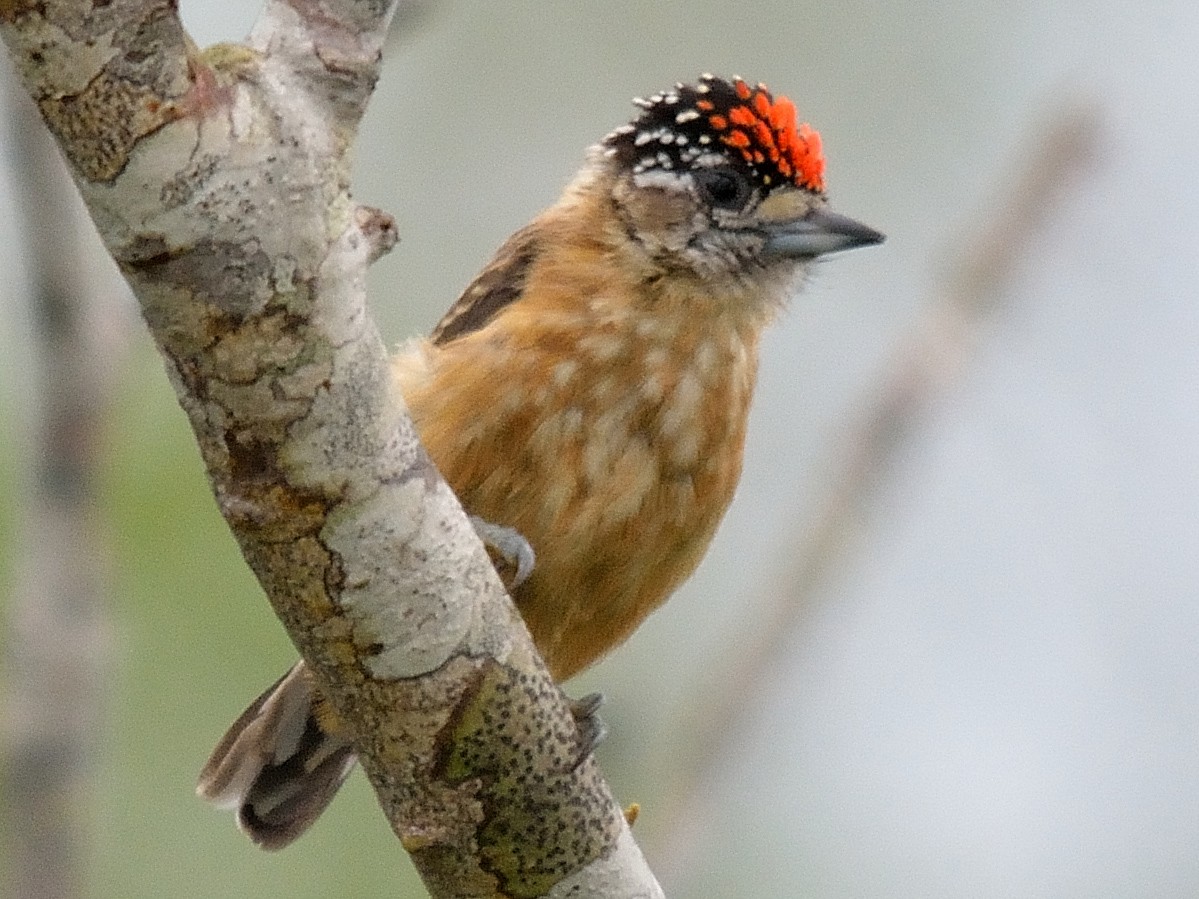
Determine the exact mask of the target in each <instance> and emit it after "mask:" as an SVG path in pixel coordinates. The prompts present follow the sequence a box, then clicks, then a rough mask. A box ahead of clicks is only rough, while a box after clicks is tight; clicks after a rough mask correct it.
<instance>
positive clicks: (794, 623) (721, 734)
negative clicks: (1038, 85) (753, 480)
mask: <svg viewBox="0 0 1199 899" xmlns="http://www.w3.org/2000/svg"><path fill="white" fill-rule="evenodd" d="M1098 130H1099V129H1098V116H1097V114H1096V112H1095V110H1094V109H1093V108H1091V107H1090V106H1083V105H1074V106H1070V107H1067V108H1064V109H1060V110H1058V111H1057V112H1056V114H1055V115H1053V116H1051V117H1050V118H1049V121H1048V123H1047V126H1046V127H1044V128H1037V129H1035V130H1030V131H1029V132H1028V133H1030V134H1039V135H1043V137H1042V141H1041V145H1040V146H1039V147H1038V148H1036V149H1035V151H1033V152H1030V153H1027V154H1025V155H1024V157H1023V158H1024V159H1026V160H1028V163H1027V164H1026V166H1025V168H1024V169H1023V170H1022V171H1019V172H1017V173H1016V176H1015V177H1014V178H1012V179H1010V180H1008V181H1005V187H1004V190H1003V192H1002V194H1001V196H1003V197H1004V198H1005V201H1004V202H999V203H997V204H996V207H995V209H996V211H995V214H994V215H992V216H991V217H990V218H989V219H987V220H986V221H984V223H983V226H982V227H981V228H980V229H979V231H978V233H977V234H975V235H974V236H973V237H970V236H966V238H965V239H962V238H961V237H955V238H954V245H955V246H956V247H960V249H958V250H956V252H955V258H956V260H957V261H956V264H954V265H952V266H951V268H950V271H949V274H948V276H947V277H946V278H945V279H944V286H943V288H942V289H941V290H940V292H939V293H938V295H937V296H935V297H934V298H933V300H932V302H931V303H930V304H929V307H928V311H927V313H926V315H925V317H924V320H923V321H921V322H920V323H919V324H918V326H917V328H916V330H915V333H914V334H913V335H912V337H911V338H910V339H909V340H908V341H907V343H906V345H905V346H904V347H903V348H902V349H901V351H900V353H899V354H898V356H897V357H896V358H895V359H894V360H893V361H892V363H891V364H890V365H889V366H888V368H887V369H886V370H885V371H884V372H883V373H882V375H881V377H880V378H879V386H878V389H877V392H876V393H875V394H874V396H873V397H872V398H871V399H870V400H869V401H868V402H867V405H866V408H865V410H864V411H863V412H862V413H861V415H860V417H859V419H858V422H857V424H856V425H854V426H851V427H850V428H849V431H848V437H847V439H846V440H845V445H844V446H843V447H842V448H841V452H840V453H839V454H838V456H837V457H836V458H838V459H841V460H843V461H842V462H841V464H840V465H839V466H838V469H837V470H836V472H835V473H834V475H833V477H832V478H831V487H830V489H829V492H828V494H827V496H826V497H825V500H824V504H823V507H822V509H821V511H820V512H819V513H817V514H816V515H815V516H814V521H813V524H812V525H811V526H810V527H809V528H808V529H807V530H806V531H804V532H803V533H801V534H800V539H799V540H798V541H797V544H796V549H795V552H794V554H793V558H794V563H793V564H792V565H791V566H790V568H789V570H788V571H786V572H785V573H784V574H783V575H782V576H781V577H780V578H779V581H778V583H776V584H775V585H774V586H773V587H772V588H771V589H769V590H768V591H766V593H765V595H764V596H762V597H760V598H759V599H758V601H756V602H751V603H750V605H751V606H752V607H753V608H754V614H752V615H746V616H743V617H744V620H745V621H748V622H750V624H749V625H748V626H747V627H746V629H745V633H743V634H740V635H736V636H731V637H730V638H729V639H728V640H727V641H726V642H725V645H726V646H728V647H730V648H731V650H732V651H731V652H730V654H729V655H728V656H727V657H726V658H725V659H723V661H717V662H716V663H715V664H713V665H711V666H710V667H709V670H710V671H713V672H716V673H715V674H714V675H713V676H711V677H709V679H708V681H707V683H706V684H704V685H703V686H702V687H700V688H698V689H696V690H695V691H693V694H692V695H694V696H696V697H698V698H699V704H698V706H697V708H696V709H694V710H693V711H691V712H690V713H689V714H688V715H687V722H686V724H685V725H684V726H683V727H682V728H680V732H681V733H682V734H683V735H684V736H683V737H682V739H684V740H686V741H687V743H688V745H689V747H691V748H690V751H689V756H690V757H691V758H692V759H694V760H695V761H694V762H693V763H691V764H689V765H688V766H687V768H686V770H681V771H679V772H678V773H679V775H680V779H679V781H678V782H677V783H675V784H673V785H672V786H671V787H670V788H669V789H667V790H666V791H665V794H666V797H667V799H666V803H665V806H666V807H664V808H663V809H660V810H659V811H658V812H657V814H658V815H659V816H660V817H661V818H662V819H663V820H667V821H671V822H673V823H674V826H673V829H671V830H670V831H669V833H668V836H667V838H666V840H665V841H664V842H663V845H661V846H658V847H655V854H656V856H657V858H658V859H660V861H659V863H658V867H659V868H660V869H661V870H663V872H664V874H663V878H664V879H665V880H666V881H667V882H671V883H680V882H681V881H682V880H683V879H684V877H685V874H686V871H687V870H688V868H689V867H690V865H691V864H692V862H693V860H694V858H693V854H692V853H693V851H694V849H695V848H696V847H697V846H698V845H700V843H701V841H700V840H698V839H697V838H696V834H697V826H698V822H701V821H703V820H704V818H705V813H704V810H705V808H706V807H707V805H708V803H709V801H710V795H711V785H712V784H713V783H714V782H716V781H717V780H718V779H719V770H720V768H721V767H722V766H723V765H725V764H726V762H727V760H728V759H729V757H730V756H731V754H732V753H733V752H734V751H735V747H736V745H737V742H738V740H739V739H740V737H741V735H742V733H743V732H744V727H743V726H742V725H743V724H744V721H745V716H746V714H747V712H748V711H749V710H750V709H752V708H753V704H752V702H751V701H749V700H748V698H749V697H754V696H758V695H761V693H762V690H763V688H764V686H765V684H766V683H768V681H769V680H770V678H771V675H772V672H773V671H776V670H777V669H778V667H779V666H780V665H781V658H782V656H783V654H784V653H785V651H786V649H787V647H788V646H790V645H791V643H792V639H793V635H794V634H795V632H796V631H797V630H798V628H799V627H800V626H801V625H802V624H803V622H804V621H805V620H806V617H807V614H808V612H809V610H810V609H811V608H812V607H813V605H814V604H815V603H816V602H817V601H818V599H819V596H820V594H821V592H822V591H823V590H824V589H825V586H826V584H827V579H828V576H829V574H830V573H831V572H832V571H834V570H835V569H836V568H837V567H839V566H841V565H843V564H844V562H845V556H846V553H847V552H848V551H849V550H850V548H851V546H852V543H853V539H854V538H855V536H856V535H857V533H858V530H859V528H860V525H861V522H863V521H865V520H867V519H868V518H869V517H870V514H871V512H870V510H871V509H872V507H873V506H874V505H875V502H876V500H877V497H878V495H879V492H880V490H881V489H882V488H883V486H884V485H885V483H886V478H887V476H888V474H889V473H890V472H891V471H892V470H893V465H892V463H893V461H894V459H895V458H896V456H897V455H898V453H899V452H900V451H901V450H902V448H903V446H904V444H905V442H906V441H907V440H908V438H909V437H910V436H911V433H912V431H913V429H914V428H915V427H916V426H918V423H919V422H920V419H921V415H922V413H923V412H924V411H925V410H926V409H927V408H928V407H929V405H930V404H931V403H932V402H933V401H934V400H935V398H936V397H937V396H939V395H941V393H942V392H943V391H945V390H946V389H948V388H949V386H950V385H951V384H952V382H953V380H954V378H955V377H957V376H958V375H959V374H960V372H961V371H962V369H963V367H964V366H965V364H966V363H967V362H968V361H969V359H970V357H971V355H972V353H973V351H974V349H975V346H976V344H977V342H978V339H979V336H980V334H981V332H982V329H983V328H984V326H985V325H986V323H987V321H988V320H989V318H990V316H991V315H993V314H994V313H995V312H996V311H997V310H999V309H1000V308H1001V307H1002V305H1003V303H1004V301H1005V299H1007V291H1008V288H1009V286H1010V283H1011V280H1012V277H1013V275H1014V274H1015V273H1016V272H1017V271H1018V270H1019V268H1020V267H1021V266H1022V265H1024V264H1025V263H1026V261H1027V258H1028V253H1029V250H1030V249H1031V248H1032V246H1033V243H1034V241H1035V238H1036V237H1037V236H1038V235H1039V234H1041V233H1042V232H1043V231H1044V229H1045V228H1046V227H1048V226H1049V225H1050V224H1052V222H1053V220H1054V218H1055V217H1056V216H1057V215H1058V213H1059V212H1060V210H1061V208H1062V206H1063V205H1064V204H1065V202H1066V201H1067V200H1068V199H1069V197H1070V195H1071V191H1072V190H1073V189H1074V188H1075V187H1076V186H1077V184H1078V176H1079V175H1080V174H1081V173H1082V171H1083V170H1084V169H1085V168H1086V166H1087V164H1088V163H1089V162H1091V161H1092V159H1093V158H1094V156H1095V151H1096V144H1097V142H1098ZM714 722H719V726H715V725H714ZM689 822H692V823H689Z"/></svg>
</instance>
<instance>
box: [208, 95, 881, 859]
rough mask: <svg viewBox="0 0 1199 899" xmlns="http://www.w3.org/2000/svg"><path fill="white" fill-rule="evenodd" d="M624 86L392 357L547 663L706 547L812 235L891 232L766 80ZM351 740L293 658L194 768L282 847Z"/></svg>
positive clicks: (565, 664) (596, 642) (656, 599)
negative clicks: (566, 178)
mask: <svg viewBox="0 0 1199 899" xmlns="http://www.w3.org/2000/svg"><path fill="white" fill-rule="evenodd" d="M634 102H635V104H636V105H637V106H638V107H639V112H638V114H637V115H636V117H635V118H634V119H633V120H632V121H631V122H629V123H628V124H626V125H623V126H622V127H619V128H617V129H616V130H614V131H612V132H611V133H609V134H608V135H607V136H606V137H604V138H603V140H601V141H600V142H599V143H598V144H597V145H595V146H594V147H592V148H591V149H590V151H589V152H588V154H587V156H586V160H585V163H584V165H583V166H582V168H581V170H580V171H579V173H578V174H577V175H576V176H575V177H574V178H573V180H571V181H570V182H569V184H568V185H567V186H566V188H565V190H564V191H563V193H562V195H561V197H560V199H559V200H558V201H557V202H556V203H554V204H553V205H552V206H550V207H549V208H548V209H546V210H545V211H544V212H542V213H541V214H540V215H538V216H537V217H536V218H535V219H534V220H533V221H532V222H531V223H530V224H529V225H527V226H526V227H524V228H522V229H520V230H518V231H516V232H515V233H514V234H513V235H512V236H511V237H509V238H508V240H507V241H506V242H505V243H504V244H503V245H502V246H501V247H500V249H499V250H498V251H497V252H496V254H495V256H494V258H493V259H492V261H491V263H490V264H489V265H488V266H487V267H486V268H484V269H483V270H482V272H481V273H480V274H479V275H478V276H477V277H476V278H475V280H474V281H473V282H472V283H471V284H470V285H469V286H468V287H467V288H466V290H465V291H464V292H463V293H462V295H461V297H460V298H459V299H458V301H457V302H456V303H454V305H453V306H451V308H450V309H449V311H448V312H447V313H446V314H445V316H444V317H443V318H442V319H441V321H440V322H439V323H438V324H437V326H436V327H435V328H434V330H433V331H432V333H431V334H430V335H429V336H428V337H427V338H424V339H419V340H416V341H414V342H410V343H409V344H408V345H406V346H405V347H403V348H402V349H401V350H400V351H399V352H398V353H397V355H396V356H395V357H394V358H393V361H392V374H393V377H394V380H395V384H396V386H397V387H398V388H399V391H400V393H402V395H403V397H404V400H405V402H406V404H407V407H408V410H409V412H410V414H411V416H412V420H413V422H414V424H415V426H416V430H417V432H418V434H419V436H420V439H421V442H422V443H423V445H424V447H425V449H426V450H427V452H428V454H429V456H430V458H431V459H432V460H433V462H434V463H435V464H436V466H437V468H438V469H439V471H440V472H441V474H442V476H443V477H444V478H445V480H446V482H447V483H448V484H449V485H450V486H451V487H452V488H453V490H454V491H455V493H456V494H457V496H458V498H459V499H460V501H461V503H462V505H463V507H464V509H465V510H466V511H467V512H468V513H469V514H470V515H471V517H472V521H474V522H476V524H477V525H478V529H479V530H480V534H481V536H482V537H483V538H484V542H486V543H488V544H490V545H491V547H493V548H494V549H495V552H494V553H493V557H495V556H497V555H498V560H497V561H498V564H499V566H500V567H501V568H504V567H505V566H506V568H507V572H506V573H507V574H508V575H509V578H508V583H509V585H510V592H511V595H512V598H513V600H514V602H515V604H516V607H517V609H518V610H519V612H520V614H521V616H522V617H523V619H524V621H525V623H526V625H527V626H528V629H529V632H530V634H531V635H532V638H533V641H534V643H535V644H536V646H537V649H538V651H539V652H540V654H541V656H542V658H543V659H544V661H545V664H546V665H547V667H548V669H549V672H550V674H551V675H552V676H553V677H554V678H555V680H557V681H559V682H561V681H565V680H567V679H569V678H570V677H572V676H574V675H575V674H577V673H578V672H580V671H582V670H583V669H585V668H587V667H588V666H590V665H591V664H592V663H594V662H595V661H597V660H598V659H599V658H601V657H602V656H604V655H605V654H606V653H608V652H609V651H610V650H611V649H612V648H613V647H615V646H617V645H619V644H620V643H621V642H623V641H624V640H625V639H626V638H627V637H628V636H629V635H630V634H631V633H632V632H633V630H634V629H635V628H636V627H637V626H638V625H639V624H640V623H641V622H642V621H643V620H644V619H645V617H646V616H647V615H649V614H650V612H652V611H653V610H654V609H656V608H657V607H658V606H660V605H661V604H662V603H663V602H664V601H665V600H666V599H667V597H669V596H670V595H671V593H673V592H674V591H675V589H676V588H677V587H678V586H679V585H680V584H681V583H682V582H683V581H684V580H685V579H686V578H687V577H689V576H690V575H691V573H692V572H693V571H694V570H695V568H696V566H697V565H698V564H699V561H700V559H701V558H702V557H703V555H704V553H705V552H706V550H707V548H708V545H709V543H710V542H711V540H712V538H713V535H714V534H715V532H716V530H717V526H718V525H719V523H720V521H721V519H722V517H723V516H724V513H725V510H726V509H727V508H728V506H729V503H730V502H731V501H732V499H733V494H734V491H735V489H736V487H737V483H738V480H739V478H740V475H741V468H742V458H743V448H744V444H745V437H746V422H747V416H748V412H749V407H750V401H751V397H752V393H753V389H754V382H755V378H756V374H757V366H758V347H759V338H760V335H761V334H762V332H763V330H764V329H765V328H766V327H767V326H768V325H769V324H770V323H771V322H772V321H773V320H774V319H775V318H776V317H777V315H778V314H779V312H780V310H782V309H783V308H784V307H785V306H786V304H787V301H788V299H789V298H790V297H791V295H792V294H793V293H794V292H795V290H796V289H797V287H798V286H800V285H801V283H802V282H803V281H804V280H805V278H806V277H807V276H808V275H809V274H810V272H811V269H812V267H813V263H814V262H815V261H816V260H817V259H819V258H820V257H823V256H825V255H826V254H829V253H832V252H835V251H839V250H845V249H849V248H852V247H859V246H866V245H870V244H877V243H880V242H881V241H882V240H883V235H882V234H880V233H879V232H878V231H875V230H874V229H872V228H870V227H867V226H866V225H864V224H862V223H860V222H858V221H856V220H854V219H851V218H847V217H845V216H843V215H840V214H838V213H835V212H833V211H832V210H831V209H830V208H829V205H828V201H827V198H826V194H825V180H824V174H825V159H824V154H823V150H822V144H821V138H820V135H819V133H818V132H817V131H816V130H814V129H813V128H812V127H811V126H810V125H808V124H807V123H806V122H805V123H801V122H800V121H799V120H798V115H797V112H796V107H795V105H794V103H793V102H792V101H791V100H789V99H788V98H786V97H784V96H778V97H776V96H774V95H773V94H772V93H771V92H770V90H769V89H768V88H767V87H766V86H765V85H763V84H760V83H758V84H751V83H750V82H748V81H746V80H745V79H742V78H740V77H733V78H728V79H726V78H721V77H717V76H714V75H711V74H704V75H702V76H700V78H698V79H697V80H696V81H695V82H694V83H690V84H684V83H679V84H677V85H676V86H675V87H674V88H673V89H670V90H666V91H662V92H660V93H657V94H654V95H652V96H649V97H646V98H639V99H637V100H635V101H634ZM506 538H514V539H506ZM528 550H531V554H530V553H529V552H528ZM530 563H531V564H530ZM514 566H515V569H516V571H515V573H514V572H513V567H514ZM581 704H582V705H583V706H584V709H583V714H584V715H586V714H587V712H588V711H589V710H590V708H591V707H593V706H594V703H589V702H588V701H587V700H583V701H581ZM355 760H356V756H355V754H354V744H353V737H352V735H351V734H349V733H347V732H346V730H345V728H344V727H343V726H342V725H340V724H339V722H338V721H337V718H336V715H335V713H333V712H332V710H331V709H330V708H329V706H328V704H327V703H325V702H324V701H323V699H322V697H321V696H320V691H319V688H318V686H317V685H316V684H315V682H314V680H313V678H312V676H311V675H310V673H309V672H308V669H307V668H306V667H305V665H304V663H303V662H302V661H301V662H299V663H297V664H296V666H295V667H293V668H292V669H291V670H290V671H289V672H288V673H287V674H285V675H284V676H283V677H282V678H281V679H280V680H279V681H277V682H276V683H275V684H273V685H272V686H271V688H270V689H268V690H267V691H266V692H264V693H263V694H262V695H261V696H260V697H259V698H258V699H257V700H256V701H255V702H254V703H253V704H251V705H250V707H249V708H247V709H246V711H245V712H243V714H242V715H241V717H240V718H239V719H238V720H237V721H236V722H235V723H234V724H233V726H232V727H231V728H230V729H229V731H228V733H226V735H225V736H224V738H223V739H222V740H221V742H220V743H219V744H218V745H217V747H216V749H215V750H214V751H213V754H212V757H211V758H210V759H209V761H208V763H207V764H206V765H205V767H204V769H203V771H202V772H201V775H200V779H199V784H198V787H197V792H198V793H199V794H200V795H201V796H202V797H204V798H206V799H208V800H210V801H212V802H214V803H216V804H218V805H220V806H223V807H232V808H234V809H236V811H237V820H238V823H239V825H240V826H241V828H242V829H243V830H244V831H245V832H246V833H247V834H248V835H249V837H250V838H251V839H252V840H253V841H254V842H255V843H257V844H258V845H259V846H261V847H263V848H265V849H279V848H282V847H283V846H286V845H288V844H289V843H291V842H292V841H293V840H294V839H296V838H297V837H298V836H299V835H300V834H302V833H303V832H304V831H305V830H306V829H307V828H308V827H309V826H310V825H311V824H312V823H313V821H315V820H316V818H317V817H318V816H319V815H320V813H321V812H322V811H323V810H324V809H325V807H326V806H327V805H328V803H329V802H330V801H331V800H332V798H333V795H334V794H335V793H336V792H337V789H338V788H339V787H340V786H341V784H342V782H343V781H344V780H345V778H346V777H347V776H348V774H349V772H350V770H351V769H352V768H353V766H354V763H355Z"/></svg>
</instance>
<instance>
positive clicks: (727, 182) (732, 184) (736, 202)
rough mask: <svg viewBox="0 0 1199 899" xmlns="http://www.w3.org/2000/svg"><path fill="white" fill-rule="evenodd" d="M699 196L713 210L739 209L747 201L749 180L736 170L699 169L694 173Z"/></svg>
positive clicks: (749, 189)
mask: <svg viewBox="0 0 1199 899" xmlns="http://www.w3.org/2000/svg"><path fill="white" fill-rule="evenodd" d="M695 183H696V184H697V185H698V186H699V192H700V195H701V196H702V197H703V198H704V199H705V200H706V201H707V202H708V205H710V206H712V207H713V208H714V209H740V208H741V207H742V206H744V205H745V203H746V201H748V200H749V195H750V192H751V188H750V185H749V179H748V178H746V177H745V175H743V174H742V173H741V172H738V171H737V170H736V169H729V168H720V169H700V170H699V171H698V172H696V173H695Z"/></svg>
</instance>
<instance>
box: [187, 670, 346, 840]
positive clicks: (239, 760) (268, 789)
mask: <svg viewBox="0 0 1199 899" xmlns="http://www.w3.org/2000/svg"><path fill="white" fill-rule="evenodd" d="M315 700H316V694H315V693H314V691H313V687H312V681H311V678H310V677H309V675H308V672H307V669H306V668H305V666H304V663H303V662H298V663H297V664H296V665H295V666H294V667H293V668H292V669H291V670H290V671H289V672H287V674H285V675H284V676H283V677H282V678H280V679H279V680H278V681H276V682H275V684H273V685H272V686H271V687H270V689H268V690H267V691H266V692H265V693H263V694H262V695H261V696H259V697H258V698H257V699H256V700H254V702H253V703H251V705H250V707H249V708H247V709H246V710H245V711H244V712H242V714H241V717H239V718H238V719H237V721H235V722H234V724H233V726H232V727H230V728H229V731H228V732H227V733H226V734H225V736H224V737H222V738H221V741H220V743H218V744H217V747H216V749H214V750H213V752H212V757H211V758H209V760H208V763H207V764H206V765H205V766H204V768H203V770H202V771H201V772H200V778H199V782H198V784H197V786H196V792H197V793H198V794H199V795H200V796H201V797H202V798H204V799H207V800H208V801H209V802H212V803H213V804H215V805H217V806H220V807H222V808H233V809H236V810H237V823H238V825H239V826H240V827H241V829H242V830H243V831H245V833H246V834H247V835H248V836H249V837H250V839H251V840H253V841H254V842H255V843H256V844H257V845H259V846H261V847H262V848H263V849H282V848H283V847H284V846H286V845H288V844H289V843H291V842H292V841H293V840H295V839H296V838H297V837H298V836H300V834H302V833H303V832H304V831H305V830H307V829H308V828H309V827H310V826H311V825H312V823H313V822H314V821H315V820H316V819H317V818H318V817H320V814H321V812H323V811H324V810H325V808H326V806H328V805H329V803H330V802H331V801H332V799H333V796H334V795H335V794H336V793H337V790H338V788H339V787H340V786H341V785H342V783H344V782H345V779H346V777H348V776H349V773H350V771H351V770H353V767H354V763H355V762H356V761H357V756H356V755H355V753H354V747H353V744H351V743H350V741H349V740H347V739H346V738H345V737H343V736H339V735H337V734H331V733H329V732H327V731H326V730H325V729H324V728H323V727H322V726H321V723H320V721H319V720H318V718H317V716H316V714H315Z"/></svg>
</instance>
